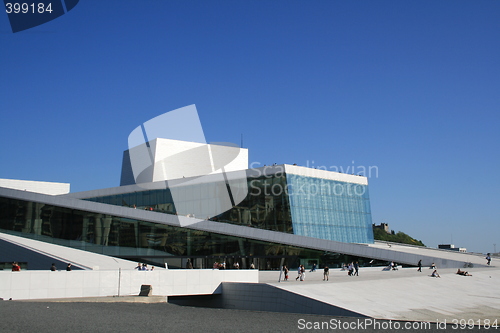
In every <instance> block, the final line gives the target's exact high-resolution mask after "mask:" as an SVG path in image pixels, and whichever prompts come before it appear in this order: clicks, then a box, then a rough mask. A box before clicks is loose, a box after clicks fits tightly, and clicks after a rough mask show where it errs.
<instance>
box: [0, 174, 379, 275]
mask: <svg viewBox="0 0 500 333" xmlns="http://www.w3.org/2000/svg"><path fill="white" fill-rule="evenodd" d="M249 174H250V173H249ZM237 181H238V184H239V186H242V187H245V186H246V188H243V189H244V191H242V193H245V196H244V199H243V200H242V201H241V202H239V203H237V204H235V205H233V207H232V208H231V209H229V210H227V211H225V212H223V213H218V214H217V215H215V216H211V217H210V220H213V221H217V222H222V223H231V224H236V225H242V226H247V227H253V228H259V229H265V230H272V231H279V232H284V233H290V234H296V235H301V236H309V237H315V238H320V239H327V240H334V241H340V242H354V243H373V231H372V223H371V213H370V201H369V195H368V187H367V186H366V185H359V184H356V183H346V182H340V181H333V180H328V179H322V178H314V177H304V176H299V175H295V174H285V173H284V172H275V173H272V174H266V175H263V174H260V173H257V174H255V173H254V174H252V175H247V178H246V179H244V178H243V179H239V180H237ZM222 185H224V186H225V184H224V183H222ZM189 186H191V187H189ZM224 186H221V183H220V182H214V183H203V184H196V185H188V186H185V188H184V189H182V188H181V190H185V193H184V194H182V192H181V191H179V189H176V190H177V194H179V193H181V194H182V195H181V196H179V195H177V196H176V200H175V204H174V200H173V195H172V192H171V189H168V188H163V189H154V190H142V191H134V192H130V193H122V194H117V195H109V196H102V197H94V198H87V199H85V200H89V201H94V202H99V203H105V204H111V205H118V206H125V207H131V208H136V209H144V210H152V211H156V212H162V213H165V214H178V215H185V213H186V211H179V207H183V209H184V208H185V207H189V205H192V204H193V203H194V204H195V205H201V204H203V203H204V202H206V200H207V198H209V197H210V196H211V193H218V192H217V191H219V192H220V191H221V188H224V189H225V188H226V187H224ZM227 188H229V187H227ZM235 189H236V191H238V187H234V186H233V187H232V195H233V197H232V198H236V197H237V196H238V194H237V193H235V192H236V191H235ZM240 195H241V193H240ZM178 198H185V200H186V201H185V202H184V201H183V202H181V203H179V200H178ZM183 200H184V199H183ZM186 202H190V204H186ZM209 210H210V209H208V210H207V209H200V211H209ZM189 215H191V216H192V214H189ZM195 217H199V218H206V217H205V216H195ZM0 232H5V233H11V234H15V235H19V236H22V237H28V238H34V239H37V240H41V241H45V242H49V243H55V244H59V245H63V246H69V247H73V248H77V249H81V250H86V251H90V252H95V253H100V254H105V255H111V256H117V257H121V258H125V259H130V260H134V261H141V262H149V263H151V264H154V265H163V264H164V263H165V262H168V264H169V266H172V265H173V266H176V267H184V263H185V260H187V258H190V259H191V260H192V262H193V263H194V264H195V266H196V267H197V268H207V267H212V264H213V262H214V261H219V262H220V261H222V260H224V261H227V265H231V264H232V261H235V260H237V261H238V262H239V264H240V267H242V268H248V267H249V266H250V264H251V263H254V265H256V266H257V268H260V269H276V268H277V267H279V266H280V263H281V260H285V261H284V262H285V264H288V265H289V266H291V267H296V266H297V265H298V264H305V265H306V266H307V265H311V264H312V263H313V262H314V263H316V264H318V265H320V264H321V265H329V266H330V267H339V266H340V265H341V263H343V262H348V261H352V260H353V259H352V258H349V256H346V255H342V254H337V253H327V252H323V251H317V250H310V249H304V248H298V247H294V246H289V245H283V244H277V243H271V242H263V241H256V240H251V239H246V238H241V237H233V236H227V235H223V234H217V233H212V232H206V231H198V230H194V229H189V227H176V226H169V225H164V224H159V223H152V222H145V221H140V220H135V219H130V218H124V217H118V216H112V215H106V214H99V213H93V212H87V211H82V210H77V209H70V208H64V207H59V206H56V205H48V204H43V203H37V202H30V201H23V200H18V199H11V198H6V197H0ZM355 260H359V261H360V264H362V262H363V260H362V258H355Z"/></svg>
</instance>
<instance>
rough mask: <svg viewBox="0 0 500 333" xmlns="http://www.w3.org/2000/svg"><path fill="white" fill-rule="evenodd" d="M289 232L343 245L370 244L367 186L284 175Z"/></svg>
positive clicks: (370, 221) (370, 232)
mask: <svg viewBox="0 0 500 333" xmlns="http://www.w3.org/2000/svg"><path fill="white" fill-rule="evenodd" d="M287 180H288V185H289V186H288V191H289V199H290V211H291V215H292V221H293V232H294V234H296V235H301V236H309V237H315V238H321V239H328V240H335V241H339V242H345V243H373V230H372V219H371V212H370V198H369V195H368V186H367V185H360V184H354V183H346V182H340V181H334V180H329V179H320V178H312V177H304V176H298V175H293V174H288V175H287Z"/></svg>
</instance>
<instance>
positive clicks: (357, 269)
mask: <svg viewBox="0 0 500 333" xmlns="http://www.w3.org/2000/svg"><path fill="white" fill-rule="evenodd" d="M358 271H359V264H358V262H357V261H356V262H355V263H354V275H356V276H359V273H358Z"/></svg>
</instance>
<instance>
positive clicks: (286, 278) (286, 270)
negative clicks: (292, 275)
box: [283, 266, 288, 281]
mask: <svg viewBox="0 0 500 333" xmlns="http://www.w3.org/2000/svg"><path fill="white" fill-rule="evenodd" d="M283 274H284V275H285V281H288V267H286V266H283Z"/></svg>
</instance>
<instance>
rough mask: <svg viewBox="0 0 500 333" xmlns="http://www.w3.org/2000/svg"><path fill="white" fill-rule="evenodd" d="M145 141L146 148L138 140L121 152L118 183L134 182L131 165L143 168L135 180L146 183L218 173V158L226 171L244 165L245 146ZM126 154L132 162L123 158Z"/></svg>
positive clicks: (138, 168) (169, 140)
mask: <svg viewBox="0 0 500 333" xmlns="http://www.w3.org/2000/svg"><path fill="white" fill-rule="evenodd" d="M149 145H150V148H147V147H146V144H142V145H140V146H137V147H134V148H132V149H130V150H129V154H127V153H125V154H124V160H123V163H122V182H123V181H124V183H122V185H128V184H133V183H135V180H133V177H134V176H133V171H132V169H134V170H135V171H136V172H137V170H145V171H144V173H143V174H142V175H141V177H140V179H138V180H137V183H148V182H157V181H163V180H172V179H182V178H189V177H197V176H204V175H208V174H211V173H218V172H221V169H220V165H219V166H217V164H221V163H220V162H224V163H222V164H223V165H224V170H225V171H226V172H229V171H239V170H245V169H247V168H248V149H245V148H239V147H228V146H222V145H212V144H203V143H198V142H187V141H180V140H171V139H162V138H157V139H154V140H151V141H150V142H149ZM150 154H152V155H153V156H152V158H153V159H154V165H151V156H150ZM129 157H130V158H132V159H133V161H132V163H130V162H129V161H127V160H126V159H128V158H129ZM217 162H219V163H217ZM124 179H125V180H124Z"/></svg>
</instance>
